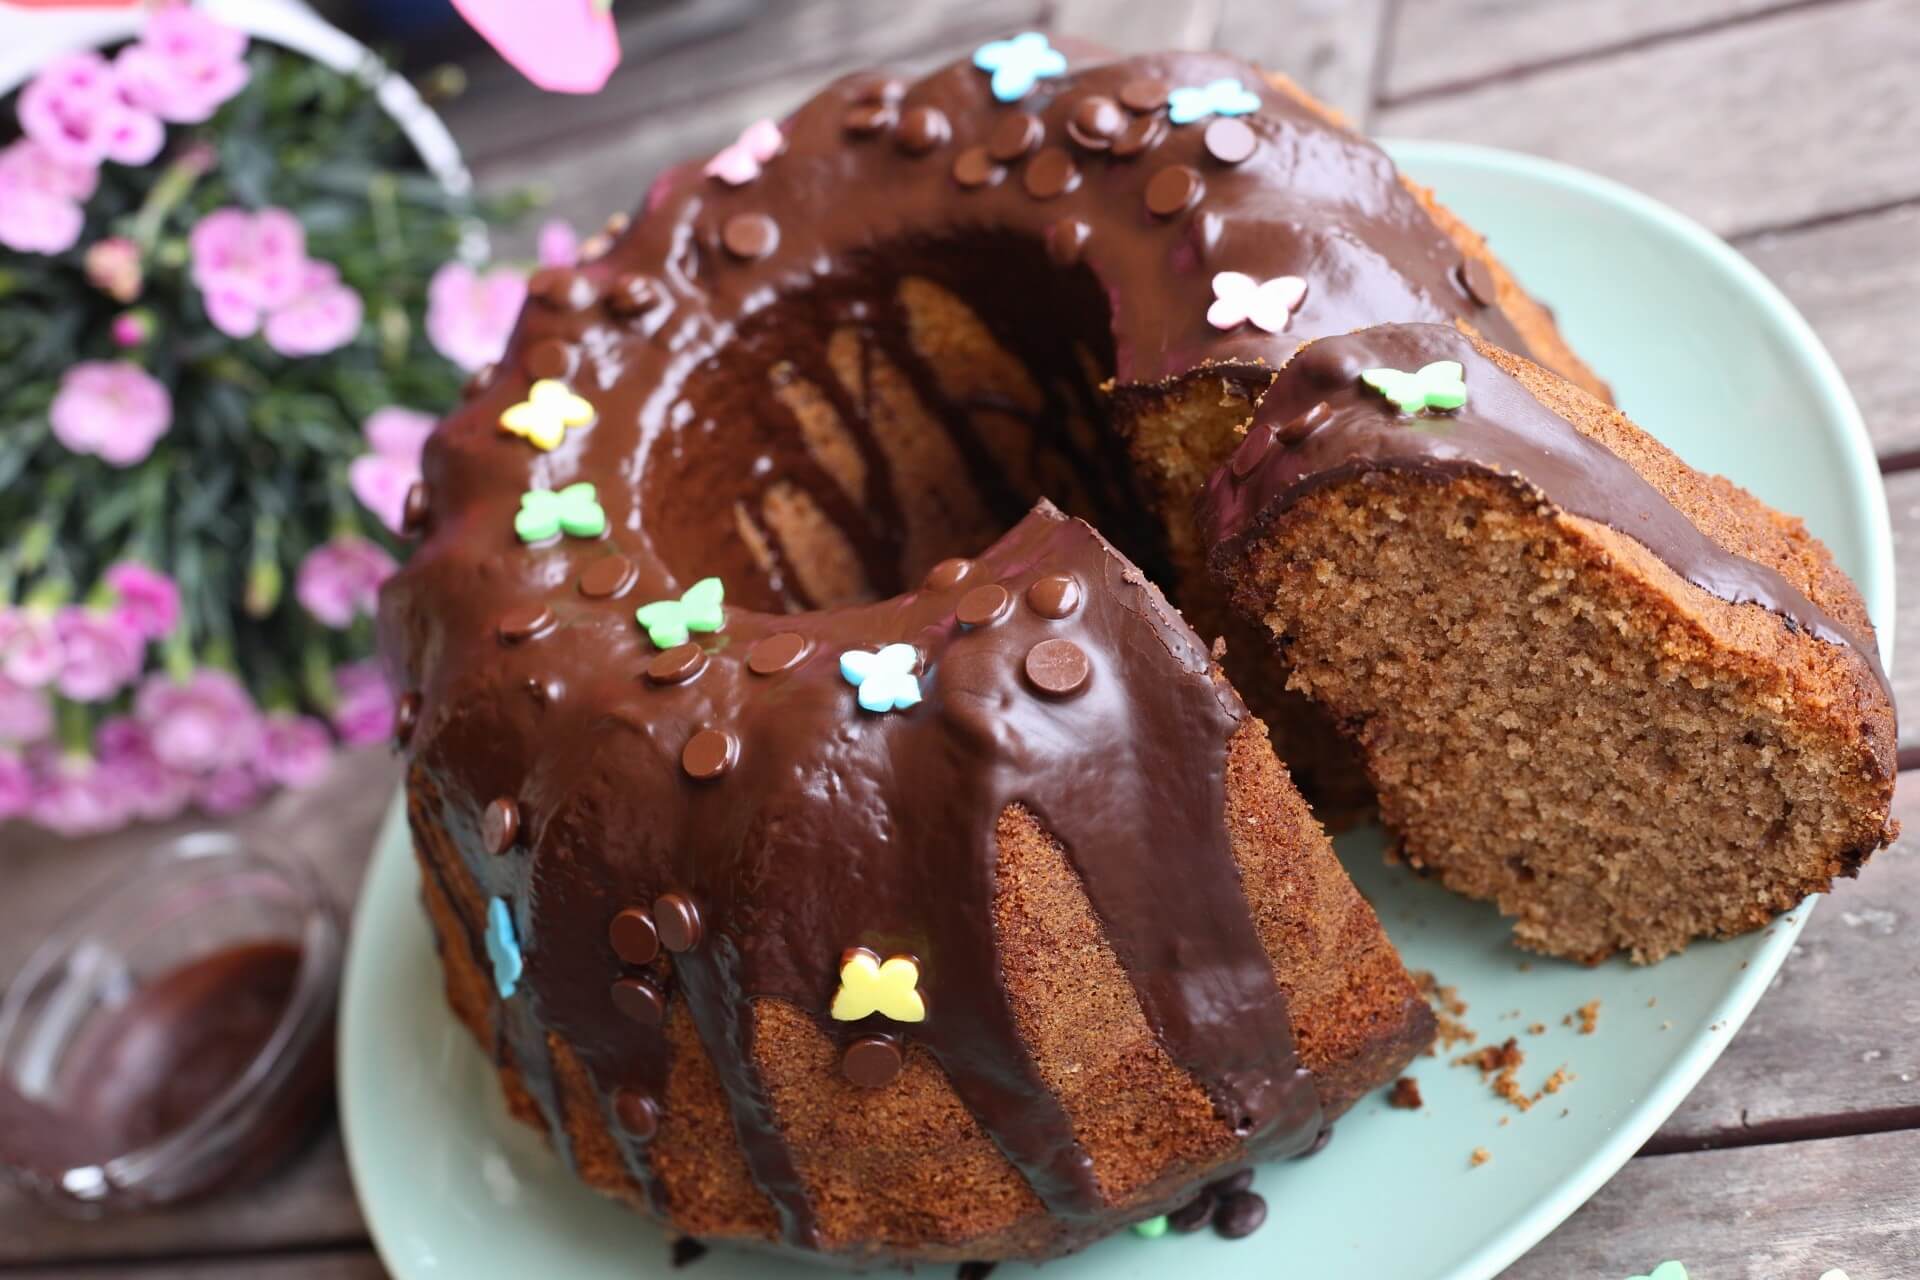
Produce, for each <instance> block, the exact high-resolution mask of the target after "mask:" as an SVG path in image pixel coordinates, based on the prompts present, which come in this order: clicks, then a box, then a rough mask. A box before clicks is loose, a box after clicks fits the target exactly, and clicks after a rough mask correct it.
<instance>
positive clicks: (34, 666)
mask: <svg viewBox="0 0 1920 1280" xmlns="http://www.w3.org/2000/svg"><path fill="white" fill-rule="evenodd" d="M59 674H60V637H59V636H58V635H57V634H55V632H54V629H53V615H52V614H51V613H49V612H48V611H46V610H44V609H34V608H28V609H7V608H0V676H5V677H6V678H7V679H8V680H10V681H12V682H13V683H14V684H17V685H20V686H22V687H24V688H28V689H39V688H43V687H45V686H46V685H49V684H52V683H53V680H54V677H55V676H57V675H59Z"/></svg>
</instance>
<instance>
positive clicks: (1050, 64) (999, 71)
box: [973, 31, 1067, 102]
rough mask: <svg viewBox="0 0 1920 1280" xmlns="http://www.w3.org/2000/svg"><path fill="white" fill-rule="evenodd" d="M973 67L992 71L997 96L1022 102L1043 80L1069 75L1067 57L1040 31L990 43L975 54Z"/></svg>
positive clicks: (1010, 100) (1003, 100) (1008, 100)
mask: <svg viewBox="0 0 1920 1280" xmlns="http://www.w3.org/2000/svg"><path fill="white" fill-rule="evenodd" d="M973 65H974V66H976V67H978V68H980V69H981V70H982V71H987V72H991V73H992V75H993V79H992V81H991V82H990V85H991V87H992V89H993V96H994V97H995V98H996V99H997V100H999V101H1001V102H1018V101H1020V99H1022V98H1024V97H1026V96H1027V94H1029V93H1031V92H1032V91H1033V86H1034V85H1035V84H1037V83H1039V82H1040V81H1041V80H1043V79H1047V78H1049V77H1052V76H1062V75H1065V74H1066V73H1067V55H1066V54H1064V53H1061V52H1060V51H1059V50H1058V49H1056V48H1054V47H1053V46H1052V45H1051V44H1049V43H1047V38H1046V37H1045V36H1044V35H1041V34H1040V33H1039V32H1038V31H1023V32H1021V33H1020V34H1019V35H1017V36H1015V37H1013V39H1011V40H990V41H988V42H987V43H986V44H983V45H981V46H980V47H979V48H978V49H975V50H974V51H973Z"/></svg>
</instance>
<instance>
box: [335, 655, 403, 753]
mask: <svg viewBox="0 0 1920 1280" xmlns="http://www.w3.org/2000/svg"><path fill="white" fill-rule="evenodd" d="M333 684H334V688H335V689H336V690H337V691H338V694H339V698H338V700H337V701H336V702H335V704H334V708H333V731H334V732H335V733H337V734H339V735H340V741H341V742H342V743H344V744H345V745H347V746H349V747H365V746H371V745H372V744H374V743H376V742H385V741H387V740H388V739H390V738H392V737H393V690H392V689H390V688H389V687H388V686H387V677H386V675H385V674H384V673H383V672H382V671H381V670H380V664H379V663H378V662H376V661H372V660H368V661H366V662H354V663H349V664H348V665H346V666H344V667H341V668H340V669H339V670H338V671H335V672H334V673H333Z"/></svg>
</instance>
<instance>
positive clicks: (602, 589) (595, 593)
mask: <svg viewBox="0 0 1920 1280" xmlns="http://www.w3.org/2000/svg"><path fill="white" fill-rule="evenodd" d="M639 576H640V571H639V570H638V569H635V568H634V567H633V561H631V560H629V559H627V558H626V557H625V556H605V557H603V558H601V559H599V560H595V561H594V562H593V563H592V564H590V565H588V566H587V567H586V568H585V569H583V570H582V571H581V573H580V594H581V595H583V596H585V597H587V598H588V599H589V600H611V599H612V598H613V597H615V596H619V595H625V594H626V592H627V589H628V588H629V587H631V586H633V583H634V579H636V578H638V577H639Z"/></svg>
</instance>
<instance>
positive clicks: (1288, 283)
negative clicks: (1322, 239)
mask: <svg viewBox="0 0 1920 1280" xmlns="http://www.w3.org/2000/svg"><path fill="white" fill-rule="evenodd" d="M1213 296H1214V304H1213V305H1212V306H1211V307H1208V308H1207V323H1208V324H1210V325H1212V326H1213V327H1214V328H1216V329H1236V328H1238V327H1239V326H1241V325H1243V324H1245V323H1247V322H1248V321H1252V322H1253V323H1254V324H1255V325H1257V326H1259V327H1260V328H1262V329H1265V330H1266V331H1267V332H1268V333H1279V332H1280V331H1281V330H1282V329H1284V328H1286V327H1287V321H1289V320H1291V319H1293V313H1294V310H1295V308H1297V307H1298V306H1299V305H1300V303H1301V301H1302V300H1303V299H1304V298H1305V297H1306V296H1307V282H1306V281H1305V280H1302V279H1301V278H1300V277H1299V276H1275V277H1274V278H1273V279H1271V280H1255V279H1254V278H1253V277H1252V276H1250V275H1247V274H1245V273H1244V272H1239V271H1222V272H1221V273H1220V274H1219V275H1217V276H1215V277H1214V278H1213Z"/></svg>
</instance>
